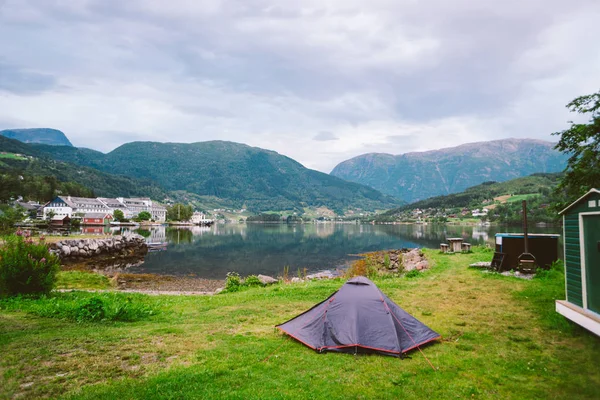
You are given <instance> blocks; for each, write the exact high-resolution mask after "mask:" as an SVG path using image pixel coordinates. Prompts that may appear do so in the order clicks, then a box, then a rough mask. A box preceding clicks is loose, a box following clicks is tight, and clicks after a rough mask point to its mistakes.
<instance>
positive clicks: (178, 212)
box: [167, 203, 194, 221]
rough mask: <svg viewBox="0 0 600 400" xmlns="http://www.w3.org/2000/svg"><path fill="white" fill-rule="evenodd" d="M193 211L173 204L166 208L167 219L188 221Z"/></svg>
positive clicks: (184, 206) (188, 207)
mask: <svg viewBox="0 0 600 400" xmlns="http://www.w3.org/2000/svg"><path fill="white" fill-rule="evenodd" d="M193 214H194V209H193V208H192V206H186V205H184V204H181V203H175V204H173V206H172V207H167V219H168V220H170V221H188V220H190V219H191V218H192V215H193Z"/></svg>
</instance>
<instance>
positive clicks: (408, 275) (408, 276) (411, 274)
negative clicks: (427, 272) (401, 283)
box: [404, 269, 421, 278]
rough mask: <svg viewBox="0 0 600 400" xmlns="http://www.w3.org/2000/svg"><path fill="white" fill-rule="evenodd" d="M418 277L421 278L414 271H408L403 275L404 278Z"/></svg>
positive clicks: (419, 274) (417, 272)
mask: <svg viewBox="0 0 600 400" xmlns="http://www.w3.org/2000/svg"><path fill="white" fill-rule="evenodd" d="M419 276H421V273H420V272H419V271H418V270H416V269H413V270H410V271H408V272H407V273H406V274H404V277H406V278H417V277H419Z"/></svg>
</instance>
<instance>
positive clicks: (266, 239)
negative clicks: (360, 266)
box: [128, 224, 561, 279]
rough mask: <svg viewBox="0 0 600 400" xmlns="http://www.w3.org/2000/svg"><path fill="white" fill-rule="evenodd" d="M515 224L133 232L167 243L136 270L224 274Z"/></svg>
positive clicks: (429, 242)
mask: <svg viewBox="0 0 600 400" xmlns="http://www.w3.org/2000/svg"><path fill="white" fill-rule="evenodd" d="M520 231H521V229H520V228H519V227H496V226H492V227H484V226H450V225H449V226H444V225H354V224H305V225H301V224H291V225H287V224H283V225H278V224H277V225H267V224H247V225H246V224H240V225H238V224H227V225H214V226H213V227H210V228H206V227H189V228H169V227H163V226H155V227H152V228H150V229H145V230H137V231H136V232H138V233H140V234H142V235H144V236H146V237H147V239H146V240H147V241H148V242H163V243H164V242H166V243H168V245H167V247H166V250H164V251H158V252H152V253H149V254H148V255H147V256H146V257H145V259H144V262H143V263H140V264H139V265H135V266H130V267H129V268H128V269H129V270H130V271H131V272H135V273H155V274H168V275H195V276H198V277H203V278H215V279H223V278H225V275H226V274H227V272H229V271H236V272H238V273H240V274H241V275H242V276H246V275H250V274H265V275H278V274H281V273H282V271H283V268H284V266H289V271H290V274H293V275H295V274H296V271H297V270H298V269H304V268H306V269H307V270H308V271H309V272H314V271H319V270H325V269H336V268H345V267H347V266H348V265H349V264H350V263H351V262H352V261H353V260H354V259H356V256H355V255H356V254H358V253H364V252H369V251H377V250H386V249H400V248H414V247H429V248H439V245H440V243H442V242H444V241H445V239H446V237H462V238H464V239H465V241H467V242H469V243H471V244H473V245H476V244H484V243H489V244H491V245H493V243H494V234H495V233H497V232H520ZM530 232H532V233H533V232H536V233H561V228H560V227H551V228H530Z"/></svg>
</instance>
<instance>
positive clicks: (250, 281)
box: [244, 275, 263, 287]
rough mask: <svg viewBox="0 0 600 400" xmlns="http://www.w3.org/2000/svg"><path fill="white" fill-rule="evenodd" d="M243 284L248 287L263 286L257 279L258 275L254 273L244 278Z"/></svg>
mask: <svg viewBox="0 0 600 400" xmlns="http://www.w3.org/2000/svg"><path fill="white" fill-rule="evenodd" d="M244 285H246V286H248V287H252V286H263V284H262V282H261V281H260V279H258V276H256V275H249V276H247V277H246V279H244Z"/></svg>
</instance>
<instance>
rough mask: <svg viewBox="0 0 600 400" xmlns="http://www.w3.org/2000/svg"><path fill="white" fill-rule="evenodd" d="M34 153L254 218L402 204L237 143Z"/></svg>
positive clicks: (56, 148)
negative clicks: (222, 203) (225, 205)
mask: <svg viewBox="0 0 600 400" xmlns="http://www.w3.org/2000/svg"><path fill="white" fill-rule="evenodd" d="M33 148H34V149H35V150H36V151H37V152H38V153H41V154H43V155H44V156H46V157H51V158H54V159H56V160H61V161H64V162H69V163H74V164H79V165H84V166H87V167H92V168H97V169H99V170H101V171H104V172H108V173H111V174H120V175H121V174H122V175H126V176H130V177H133V178H136V179H144V180H151V181H152V182H155V183H157V184H158V185H160V186H161V187H163V188H164V189H166V190H169V191H187V192H189V193H193V194H195V195H200V196H205V197H207V198H217V199H224V200H226V201H227V202H229V203H230V204H232V207H235V208H242V207H244V206H245V208H247V209H248V210H250V211H253V212H260V211H265V210H293V211H296V212H302V210H303V208H304V207H306V206H309V207H313V206H314V207H321V206H324V207H328V208H330V209H332V210H338V211H340V210H344V209H347V208H349V207H359V208H362V209H368V210H375V209H384V208H389V207H392V206H395V205H397V204H398V203H399V201H398V200H396V199H393V198H391V197H389V196H385V195H383V194H381V193H380V192H378V191H377V190H374V189H372V188H369V187H367V186H363V185H359V184H356V183H350V182H347V181H344V180H342V179H339V178H336V177H334V176H331V175H328V174H324V173H321V172H317V171H314V170H310V169H307V168H305V167H303V166H302V165H301V164H299V163H298V162H296V161H294V160H292V159H290V158H288V157H284V156H282V155H280V154H277V153H275V152H273V151H268V150H263V149H259V148H255V147H250V146H246V145H243V144H239V143H231V142H223V141H210V142H200V143H189V144H186V143H151V142H143V143H142V142H136V143H128V144H125V145H123V146H121V147H119V148H117V149H115V150H113V151H112V152H110V153H108V154H102V153H99V152H91V151H90V150H86V149H77V148H69V147H65V146H43V145H33ZM90 186H91V185H90ZM92 187H93V186H92ZM94 189H95V188H94Z"/></svg>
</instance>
